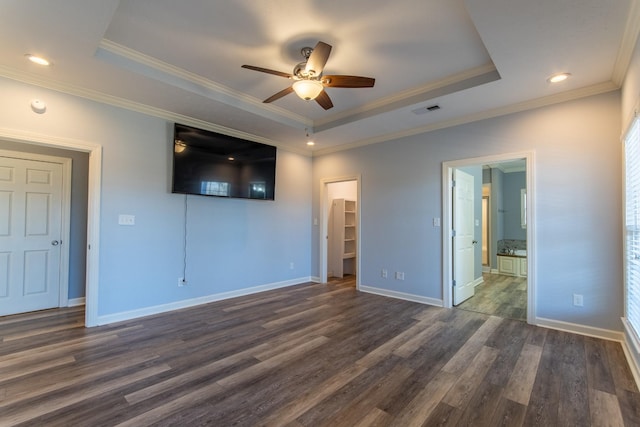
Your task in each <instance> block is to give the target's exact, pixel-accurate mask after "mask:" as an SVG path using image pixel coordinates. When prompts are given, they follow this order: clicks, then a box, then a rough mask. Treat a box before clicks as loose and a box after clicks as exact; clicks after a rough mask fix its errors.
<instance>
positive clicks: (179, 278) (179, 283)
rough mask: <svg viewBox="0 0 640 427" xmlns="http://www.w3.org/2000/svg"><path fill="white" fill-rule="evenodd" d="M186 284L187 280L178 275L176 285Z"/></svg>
mask: <svg viewBox="0 0 640 427" xmlns="http://www.w3.org/2000/svg"><path fill="white" fill-rule="evenodd" d="M186 284H187V281H186V280H184V277H178V286H180V287H182V286H184V285H186Z"/></svg>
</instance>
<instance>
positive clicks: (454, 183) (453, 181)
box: [451, 179, 456, 188]
mask: <svg viewBox="0 0 640 427" xmlns="http://www.w3.org/2000/svg"><path fill="white" fill-rule="evenodd" d="M455 186H456V180H455V179H453V180H451V188H454V187H455Z"/></svg>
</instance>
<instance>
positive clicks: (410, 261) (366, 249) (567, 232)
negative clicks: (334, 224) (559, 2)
mask: <svg viewBox="0 0 640 427" xmlns="http://www.w3.org/2000/svg"><path fill="white" fill-rule="evenodd" d="M619 118H620V94H619V92H611V93H607V94H603V95H598V96H593V97H588V98H584V99H580V100H575V101H571V102H565V103H562V104H557V105H553V106H549V107H544V108H539V109H536V110H531V111H527V112H521V113H515V114H511V115H508V116H503V117H499V118H495V119H489V120H483V121H479V122H476V123H470V124H466V125H462V126H457V127H453V128H449V129H443V130H439V131H434V132H430V133H427V134H422V135H416V136H411V137H406V138H402V139H398V140H394V141H389V142H385V143H380V144H375V145H370V146H365V147H359V148H355V149H352V150H348V151H343V152H337V153H331V154H327V155H324V156H319V157H317V158H315V159H314V168H313V170H314V172H313V191H314V196H313V212H314V216H319V189H320V180H322V179H327V178H333V177H340V176H349V175H356V174H361V176H362V187H361V199H360V208H361V215H362V228H361V233H362V239H361V245H362V246H361V263H362V264H361V266H362V269H361V271H360V277H361V282H362V284H363V285H366V286H371V287H376V288H380V289H383V290H389V291H394V292H404V293H407V294H412V295H415V296H423V297H426V298H434V299H440V300H441V299H442V277H443V272H442V239H443V230H442V229H441V228H438V227H433V226H432V222H431V218H432V217H441V216H442V183H441V180H442V178H441V177H442V175H441V174H442V162H443V161H450V160H456V159H465V158H473V157H479V156H488V155H496V154H505V153H517V152H521V151H533V152H534V153H535V165H534V171H533V172H534V174H535V183H536V195H537V199H536V214H537V217H536V221H537V222H536V236H537V240H536V242H537V252H536V255H537V256H536V262H537V264H536V265H535V273H536V277H537V313H535V315H536V316H537V317H538V318H546V319H553V320H559V321H565V322H572V323H578V324H584V325H589V326H593V327H599V328H605V329H610V330H620V329H621V326H620V316H621V315H622V312H623V310H622V294H623V292H622V291H623V286H622V283H623V278H622V250H621V248H622V242H621V233H620V230H621V217H622V212H621V203H622V202H621V176H620V165H621V156H620V145H619V136H620V120H619ZM568 170H569V171H571V176H570V179H567V178H569V177H568V176H567V171H568ZM594 170H598V171H599V173H598V174H594V173H593V171H594ZM494 182H495V181H494ZM594 194H597V195H598V197H593V195H594ZM313 231H314V234H313V242H312V248H313V256H312V260H313V270H312V272H313V274H314V275H318V250H317V248H318V239H319V236H318V228H317V227H314V229H313ZM382 268H388V269H389V270H390V271H404V272H405V280H404V281H397V280H393V279H392V278H388V279H383V278H381V277H380V274H379V271H380V270H381V269H382ZM574 292H575V293H580V294H583V295H584V302H585V303H584V307H574V306H573V301H572V294H573V293H574Z"/></svg>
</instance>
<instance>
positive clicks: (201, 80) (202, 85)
mask: <svg viewBox="0 0 640 427" xmlns="http://www.w3.org/2000/svg"><path fill="white" fill-rule="evenodd" d="M96 56H97V57H100V58H101V59H103V60H105V61H107V62H111V63H116V65H117V66H123V67H125V68H127V69H129V70H130V71H133V72H135V73H137V74H142V75H143V76H145V77H148V78H151V79H154V80H157V81H161V82H163V83H165V84H169V85H171V86H174V87H177V88H180V89H182V90H186V91H189V92H193V93H196V94H198V95H200V96H203V97H205V98H208V99H212V100H214V101H218V102H222V103H224V104H226V105H233V106H234V107H236V108H240V109H242V110H244V111H247V112H250V113H252V114H256V115H259V116H262V117H265V118H267V119H269V120H273V121H275V122H279V123H282V124H284V125H287V126H291V127H294V128H299V129H304V128H310V127H312V126H313V121H312V120H310V119H308V118H306V117H303V116H301V115H299V114H296V113H293V112H291V111H289V110H286V109H284V108H280V107H278V106H277V105H274V104H264V103H263V102H262V101H261V100H259V99H257V98H255V97H252V96H249V95H246V94H244V93H242V92H240V91H237V90H233V89H231V88H229V87H227V86H224V85H221V84H219V83H216V82H214V81H213V80H210V79H207V78H205V77H202V76H200V75H198V74H196V73H192V72H190V71H187V70H185V69H183V68H180V67H176V66H174V65H171V64H168V63H166V62H164V61H160V60H159V59H156V58H154V57H152V56H149V55H145V54H144V53H142V52H138V51H136V50H133V49H130V48H128V47H126V46H122V45H120V44H118V43H114V42H112V41H110V40H107V39H103V40H102V41H100V44H99V45H98V50H97V52H96ZM140 66H142V68H141V67H140Z"/></svg>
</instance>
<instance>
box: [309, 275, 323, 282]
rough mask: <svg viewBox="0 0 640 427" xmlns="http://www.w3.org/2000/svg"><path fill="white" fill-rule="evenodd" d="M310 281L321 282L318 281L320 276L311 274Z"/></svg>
mask: <svg viewBox="0 0 640 427" xmlns="http://www.w3.org/2000/svg"><path fill="white" fill-rule="evenodd" d="M311 281H312V282H313V283H322V282H321V281H320V277H318V276H311Z"/></svg>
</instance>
